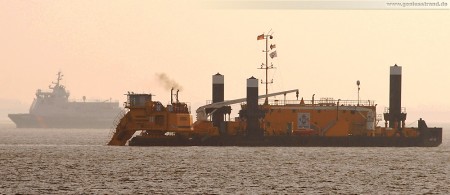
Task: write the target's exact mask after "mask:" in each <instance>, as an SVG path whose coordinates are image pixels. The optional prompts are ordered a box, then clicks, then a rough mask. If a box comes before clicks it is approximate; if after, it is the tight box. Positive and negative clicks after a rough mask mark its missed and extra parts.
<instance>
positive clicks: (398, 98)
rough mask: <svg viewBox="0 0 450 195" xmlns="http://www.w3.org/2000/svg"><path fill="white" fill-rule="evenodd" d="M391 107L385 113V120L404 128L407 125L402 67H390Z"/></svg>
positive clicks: (395, 126) (390, 125)
mask: <svg viewBox="0 0 450 195" xmlns="http://www.w3.org/2000/svg"><path fill="white" fill-rule="evenodd" d="M389 82H390V83H389V109H388V110H387V111H386V113H385V114H384V120H386V121H389V127H390V128H394V129H402V128H403V127H404V126H405V120H406V113H405V111H404V110H402V67H401V66H397V64H395V65H394V66H391V67H390V81H389Z"/></svg>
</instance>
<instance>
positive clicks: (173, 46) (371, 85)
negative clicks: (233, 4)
mask: <svg viewBox="0 0 450 195" xmlns="http://www.w3.org/2000/svg"><path fill="white" fill-rule="evenodd" d="M201 4H202V3H201V2H199V1H147V0H143V1H130V0H126V1H125V0H123V1H109V0H96V1H84V0H77V1H69V0H58V1H51V0H36V1H25V0H14V1H0V35H1V36H0V67H1V69H0V83H1V85H0V86H1V87H0V114H1V116H0V121H7V120H8V119H7V114H8V113H18V112H27V111H28V108H29V106H30V104H31V102H32V100H33V98H34V93H35V91H36V89H38V88H41V89H47V88H48V85H49V84H50V83H51V82H52V81H54V80H55V79H56V73H57V72H58V71H60V70H61V71H62V72H63V74H64V75H65V76H64V80H63V82H62V83H63V84H64V85H66V87H67V88H68V89H69V90H70V92H71V98H76V99H81V98H82V96H86V97H87V98H88V99H99V100H106V99H109V98H112V99H113V100H119V101H120V102H124V101H125V99H126V98H125V96H124V95H123V94H124V93H126V92H127V91H134V92H146V93H153V94H155V95H156V96H155V98H156V99H158V100H160V101H161V102H163V103H167V102H169V100H170V92H169V91H168V90H166V89H165V88H164V87H163V85H162V84H161V83H160V82H158V80H157V78H158V74H162V73H164V74H166V75H167V76H168V77H169V78H171V79H173V80H174V81H176V82H177V83H178V84H179V85H181V86H182V92H181V93H180V100H182V101H186V102H190V103H191V106H192V109H193V110H195V109H196V108H197V107H198V106H201V105H203V104H204V103H205V101H206V100H210V99H211V79H212V78H211V77H212V75H213V74H216V73H217V72H220V73H221V74H223V75H225V99H235V98H241V97H245V93H246V91H245V87H246V86H245V85H246V82H245V81H246V79H247V78H249V77H251V76H255V77H257V78H263V75H264V72H263V71H261V70H259V69H257V68H258V67H259V66H260V65H261V63H262V62H263V61H264V53H262V52H261V51H262V49H263V48H264V41H257V40H256V36H257V35H259V34H262V33H264V32H267V31H268V30H270V29H272V32H274V34H273V36H274V39H273V40H271V42H272V43H274V44H276V45H277V53H278V57H277V58H275V59H274V60H273V61H272V62H273V64H274V65H275V66H276V67H277V69H276V70H274V71H271V72H270V73H269V75H270V78H269V79H273V80H274V84H272V85H271V86H270V89H269V91H270V92H277V91H283V90H289V89H299V90H300V95H301V96H303V97H304V98H305V99H311V96H312V94H316V95H315V97H316V99H318V98H320V97H333V98H335V99H353V100H355V99H357V87H356V80H360V81H361V91H360V96H361V99H370V100H375V101H376V103H377V104H378V113H379V114H380V113H382V112H383V110H384V108H385V107H387V106H388V101H389V66H392V65H394V64H398V65H400V66H402V67H403V104H402V106H404V107H406V111H407V112H408V120H407V124H408V123H410V122H414V121H415V120H417V119H418V118H419V117H423V118H424V119H425V120H427V121H429V123H430V122H432V121H435V122H450V87H448V84H450V76H449V75H450V68H449V66H450V52H449V51H450V37H449V35H450V11H449V10H301V9H250V10H249V9H206V8H204V6H201ZM199 5H200V6H199ZM260 93H261V94H262V93H264V87H263V86H262V85H261V86H260ZM289 97H290V98H292V99H294V98H295V97H294V96H293V95H291V96H289ZM278 98H280V99H282V98H283V97H278ZM234 111H235V113H237V110H234Z"/></svg>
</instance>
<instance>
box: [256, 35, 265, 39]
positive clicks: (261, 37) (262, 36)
mask: <svg viewBox="0 0 450 195" xmlns="http://www.w3.org/2000/svg"><path fill="white" fill-rule="evenodd" d="M263 39H264V34H261V35H258V37H256V40H263Z"/></svg>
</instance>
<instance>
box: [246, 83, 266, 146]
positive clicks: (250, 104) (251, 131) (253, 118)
mask: <svg viewBox="0 0 450 195" xmlns="http://www.w3.org/2000/svg"><path fill="white" fill-rule="evenodd" d="M258 113H259V112H258V79H256V78H255V77H250V78H249V79H247V134H248V135H249V136H250V137H258V136H262V135H263V133H262V130H261V129H260V128H259V120H258Z"/></svg>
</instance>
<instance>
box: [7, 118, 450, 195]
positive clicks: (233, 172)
mask: <svg viewBox="0 0 450 195" xmlns="http://www.w3.org/2000/svg"><path fill="white" fill-rule="evenodd" d="M449 127H450V126H449ZM444 128H445V129H444V141H443V144H442V145H441V146H440V147H436V148H301V147H278V148H277V147H258V148H250V147H128V146H127V147H110V146H105V143H106V142H107V141H108V138H109V137H108V135H109V130H107V129H104V130H102V129H100V130H99V129H84V130H80V129H69V130H67V129H66V130H63V129H16V128H14V127H13V126H8V125H6V126H5V125H3V126H0V165H1V166H0V176H1V177H2V178H1V179H0V194H15V193H19V194H81V193H89V194H92V193H94V194H138V193H142V194H299V193H304V194H349V193H353V194H425V193H435V194H450V175H449V174H450V132H448V131H450V128H447V127H444Z"/></svg>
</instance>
